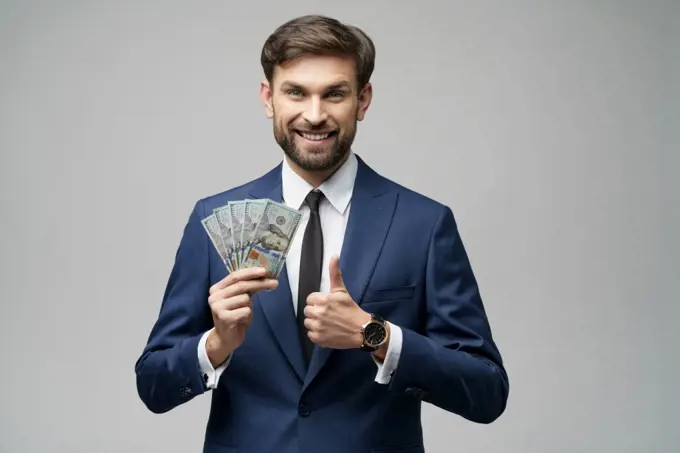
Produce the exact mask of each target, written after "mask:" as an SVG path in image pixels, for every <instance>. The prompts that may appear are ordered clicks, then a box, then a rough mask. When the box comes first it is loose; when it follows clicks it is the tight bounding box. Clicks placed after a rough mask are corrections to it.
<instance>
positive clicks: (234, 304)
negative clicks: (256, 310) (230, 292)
mask: <svg viewBox="0 0 680 453" xmlns="http://www.w3.org/2000/svg"><path fill="white" fill-rule="evenodd" d="M252 306H253V299H252V298H251V297H250V295H249V294H237V295H236V296H234V297H230V298H228V299H223V300H222V301H220V302H219V303H218V304H216V305H215V309H217V310H232V311H233V310H236V309H238V308H241V307H252Z"/></svg>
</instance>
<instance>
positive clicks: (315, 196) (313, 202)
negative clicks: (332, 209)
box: [305, 190, 323, 212]
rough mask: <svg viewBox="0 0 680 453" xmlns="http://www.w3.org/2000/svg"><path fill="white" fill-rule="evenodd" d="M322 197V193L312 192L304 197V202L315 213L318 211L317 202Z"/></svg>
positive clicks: (318, 191)
mask: <svg viewBox="0 0 680 453" xmlns="http://www.w3.org/2000/svg"><path fill="white" fill-rule="evenodd" d="M321 197H323V192H321V191H320V190H312V191H311V192H309V193H308V194H307V196H306V197H305V202H306V203H307V206H309V209H310V210H311V211H314V212H317V211H318V210H319V202H320V201H321Z"/></svg>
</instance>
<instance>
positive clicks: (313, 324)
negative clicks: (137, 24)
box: [304, 318, 321, 332]
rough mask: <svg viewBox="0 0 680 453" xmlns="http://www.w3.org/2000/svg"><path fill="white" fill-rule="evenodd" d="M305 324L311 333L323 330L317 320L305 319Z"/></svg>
mask: <svg viewBox="0 0 680 453" xmlns="http://www.w3.org/2000/svg"><path fill="white" fill-rule="evenodd" d="M304 324H305V327H306V328H307V330H308V331H310V332H316V331H318V330H320V328H321V324H320V323H319V321H318V320H317V319H311V318H305V321H304Z"/></svg>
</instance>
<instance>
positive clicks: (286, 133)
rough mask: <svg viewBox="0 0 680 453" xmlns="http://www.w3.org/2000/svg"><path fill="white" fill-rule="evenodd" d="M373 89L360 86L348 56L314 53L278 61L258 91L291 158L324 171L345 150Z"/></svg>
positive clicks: (363, 113) (305, 166)
mask: <svg viewBox="0 0 680 453" xmlns="http://www.w3.org/2000/svg"><path fill="white" fill-rule="evenodd" d="M371 91H372V89H371V86H370V84H367V85H366V86H365V87H364V88H363V89H362V90H361V92H359V91H358V87H357V82H356V72H355V65H354V61H353V60H352V59H351V58H343V57H337V56H316V55H315V56H303V57H299V58H296V59H295V60H293V61H290V62H288V63H286V64H285V65H283V66H278V67H277V68H276V70H275V71H274V77H273V80H272V83H271V85H270V84H269V83H268V82H266V81H265V82H262V87H261V90H260V96H261V98H262V101H263V103H264V104H265V109H266V113H267V116H268V117H269V118H273V125H274V137H275V138H276V141H277V143H278V144H279V145H280V146H281V148H282V149H283V151H284V152H285V153H286V155H287V156H288V157H289V158H290V160H292V161H293V163H295V164H296V165H297V166H299V167H300V168H301V169H303V170H305V171H326V170H330V169H332V168H334V167H335V166H336V165H337V164H338V163H340V162H341V161H343V160H344V158H345V156H346V155H347V153H348V152H349V150H350V147H351V146H352V142H353V141H354V136H355V134H356V129H357V121H361V120H363V118H364V115H365V112H366V110H367V109H368V106H369V104H370V101H371Z"/></svg>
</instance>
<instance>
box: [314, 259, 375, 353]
mask: <svg viewBox="0 0 680 453" xmlns="http://www.w3.org/2000/svg"><path fill="white" fill-rule="evenodd" d="M339 260H340V259H339V257H338V256H337V255H335V256H333V257H332V258H331V262H330V268H329V277H330V291H329V292H328V293H320V292H317V293H312V294H310V295H309V297H308V298H307V306H306V307H305V327H307V329H308V330H309V332H308V333H307V334H308V336H309V338H310V340H312V342H313V343H315V344H318V345H319V346H322V347H325V348H333V349H350V348H358V347H360V346H361V344H362V342H363V337H362V335H361V326H362V325H364V324H365V323H367V322H368V321H369V320H370V319H371V315H370V314H368V313H366V312H365V311H364V310H362V309H361V308H360V307H359V306H358V305H357V304H356V302H354V300H352V297H351V296H350V295H349V293H348V292H347V288H346V287H345V283H344V282H343V280H342V273H341V272H340V266H339Z"/></svg>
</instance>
